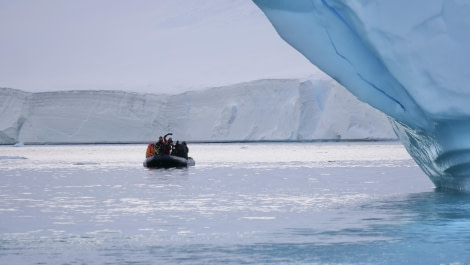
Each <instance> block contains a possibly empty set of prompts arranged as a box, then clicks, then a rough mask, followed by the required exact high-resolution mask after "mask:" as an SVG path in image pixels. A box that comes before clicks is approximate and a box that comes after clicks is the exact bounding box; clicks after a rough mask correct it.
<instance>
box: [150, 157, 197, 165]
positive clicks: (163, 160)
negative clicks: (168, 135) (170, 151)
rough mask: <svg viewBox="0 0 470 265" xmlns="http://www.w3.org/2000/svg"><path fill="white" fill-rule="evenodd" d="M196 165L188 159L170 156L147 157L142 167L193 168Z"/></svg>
mask: <svg viewBox="0 0 470 265" xmlns="http://www.w3.org/2000/svg"><path fill="white" fill-rule="evenodd" d="M195 164H196V163H195V162H194V160H193V159H192V158H191V157H189V158H188V159H186V158H183V157H178V156H172V155H154V156H151V157H147V159H145V161H144V167H150V168H172V167H188V166H194V165H195Z"/></svg>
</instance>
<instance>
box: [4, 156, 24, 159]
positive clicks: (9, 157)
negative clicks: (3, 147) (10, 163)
mask: <svg viewBox="0 0 470 265" xmlns="http://www.w3.org/2000/svg"><path fill="white" fill-rule="evenodd" d="M1 159H28V158H26V157H24V156H0V160H1Z"/></svg>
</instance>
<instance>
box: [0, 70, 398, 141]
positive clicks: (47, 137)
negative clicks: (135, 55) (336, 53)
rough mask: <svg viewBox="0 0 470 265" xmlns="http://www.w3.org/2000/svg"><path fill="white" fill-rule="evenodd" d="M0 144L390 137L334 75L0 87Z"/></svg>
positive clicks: (384, 124)
mask: <svg viewBox="0 0 470 265" xmlns="http://www.w3.org/2000/svg"><path fill="white" fill-rule="evenodd" d="M0 117H2V118H1V119H0V144H14V143H16V142H24V143H26V144H29V143H36V144H44V143H137V142H148V141H153V140H155V139H156V138H157V137H158V136H159V135H163V134H165V133H166V132H173V134H174V136H175V139H180V140H188V141H208V142H211V141H213V142H215V141H262V140H269V141H271V140H279V141H284V140H354V139H371V140H390V139H394V140H395V139H397V138H396V135H395V133H394V131H393V129H392V126H391V124H390V122H389V120H388V118H387V117H386V116H385V115H384V114H383V113H381V112H379V111H377V110H375V109H373V108H371V107H370V106H368V105H367V104H364V103H362V102H360V101H358V100H357V99H355V98H354V96H352V95H351V94H350V93H349V92H347V91H346V90H345V89H344V88H343V87H342V86H340V85H339V84H338V83H337V82H335V81H333V80H331V79H325V80H323V79H319V80H302V81H301V80H294V79H292V80H290V79H286V80H259V81H253V82H248V83H241V84H237V85H232V86H226V87H217V88H210V89H206V90H201V91H190V92H186V93H182V94H176V95H156V94H139V93H134V92H123V91H54V92H41V93H29V92H24V91H19V90H15V89H8V88H3V89H0Z"/></svg>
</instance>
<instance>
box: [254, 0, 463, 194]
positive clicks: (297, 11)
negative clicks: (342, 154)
mask: <svg viewBox="0 0 470 265" xmlns="http://www.w3.org/2000/svg"><path fill="white" fill-rule="evenodd" d="M254 2H255V3H256V4H257V5H258V6H259V7H260V8H261V9H262V10H263V11H264V13H265V14H266V16H267V17H268V18H269V20H270V21H271V23H272V24H273V25H274V27H275V28H276V30H277V31H278V33H279V34H280V36H281V37H282V38H283V39H284V40H285V41H287V42H288V43H289V44H291V45H292V46H293V47H294V48H296V49H297V50H298V51H300V52H301V53H302V54H303V55H304V56H305V57H306V58H307V59H309V60H310V61H311V62H312V63H313V64H315V65H317V66H318V67H319V68H320V69H322V70H323V71H325V72H326V73H327V74H329V75H330V76H332V77H333V78H334V79H336V80H337V81H339V82H340V83H341V84H343V85H344V86H345V87H346V88H347V89H348V90H350V91H351V92H352V93H353V94H354V95H356V96H357V97H358V98H359V99H360V100H362V101H364V102H367V103H369V104H370V105H371V106H373V107H375V108H377V109H379V110H381V111H383V112H384V113H386V114H387V115H388V116H390V117H392V122H393V125H394V128H395V131H396V132H397V134H398V135H399V138H400V139H401V141H402V142H403V144H404V145H405V147H406V148H407V150H408V151H409V153H410V154H411V156H412V157H413V158H414V159H415V161H416V162H417V163H418V164H419V165H420V167H421V168H422V169H423V170H424V171H425V172H426V173H427V174H428V175H429V177H430V178H431V180H432V181H433V182H434V183H435V184H436V186H438V187H444V188H452V189H465V190H469V189H470V178H469V177H470V137H468V131H469V130H470V105H469V102H470V90H469V89H468V88H467V86H468V84H469V81H470V67H469V63H470V52H468V49H469V48H468V47H470V34H469V31H468V28H469V26H470V16H469V15H468V14H470V3H469V2H467V1H458V0H431V1H429V0H415V1H405V0H397V1H356V0H346V1H345V0H314V1H311V0H296V1H289V0H254Z"/></svg>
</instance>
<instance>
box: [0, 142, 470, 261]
mask: <svg viewBox="0 0 470 265" xmlns="http://www.w3.org/2000/svg"><path fill="white" fill-rule="evenodd" d="M189 147H190V155H191V156H193V157H194V159H195V160H196V166H195V167H190V168H187V169H168V170H150V169H146V168H144V167H143V166H142V162H143V160H144V153H145V148H146V146H145V145H67V146H24V147H7V146H3V147H0V264H469V263H470V196H469V195H466V194H459V193H449V192H447V193H446V192H438V191H435V190H434V188H433V185H432V183H431V182H430V181H429V180H428V178H427V177H426V176H425V175H424V174H423V173H422V172H421V171H420V169H419V168H418V167H417V166H416V165H415V163H414V162H413V161H412V160H411V158H410V157H409V155H408V154H407V153H406V152H405V150H404V149H403V147H402V146H401V145H400V144H396V143H269V144H265V143H254V144H192V145H190V146H189Z"/></svg>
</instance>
